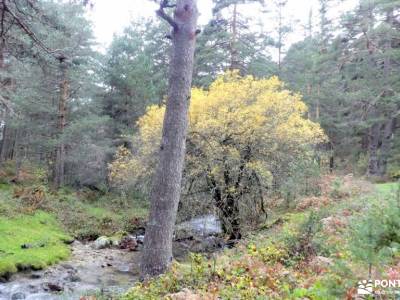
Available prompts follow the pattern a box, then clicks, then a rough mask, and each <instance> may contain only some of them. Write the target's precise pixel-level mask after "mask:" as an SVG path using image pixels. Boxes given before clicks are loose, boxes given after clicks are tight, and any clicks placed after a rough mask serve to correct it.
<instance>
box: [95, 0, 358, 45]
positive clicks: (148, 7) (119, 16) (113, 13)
mask: <svg viewBox="0 0 400 300" xmlns="http://www.w3.org/2000/svg"><path fill="white" fill-rule="evenodd" d="M266 2H267V6H266V8H267V9H268V8H269V7H270V6H271V5H270V6H269V5H268V2H272V1H270V0H267V1H266ZM356 2H357V0H346V1H344V2H343V3H342V4H341V5H340V6H336V7H331V8H330V10H329V11H330V14H331V15H332V16H333V17H338V16H340V14H341V12H343V11H345V10H348V9H350V8H352V7H353V6H354V4H355V3H356ZM94 3H95V5H94V8H93V9H92V11H91V12H90V13H89V17H90V19H91V20H92V22H93V24H94V32H95V36H96V39H97V42H98V43H99V44H100V45H99V46H100V49H103V50H104V49H105V48H106V47H107V46H108V45H109V44H110V42H111V40H112V37H113V34H114V33H120V32H122V30H123V28H124V27H126V26H127V25H128V24H129V23H130V21H132V20H135V19H139V18H141V17H152V16H155V10H156V9H157V5H156V4H155V3H154V2H152V1H150V0H112V1H111V0H96V1H94ZM211 3H212V0H198V7H199V12H200V19H199V23H200V24H205V23H207V21H208V20H209V18H210V17H211V8H212V4H211ZM311 8H312V9H313V15H314V17H317V15H318V10H319V6H318V0H308V1H307V0H289V2H288V6H287V10H286V13H285V14H286V15H287V17H293V19H298V20H300V24H305V23H306V22H307V19H308V15H309V12H310V9H311ZM259 10H260V6H257V7H255V6H254V5H250V6H242V7H241V13H242V14H243V15H245V16H247V17H254V18H255V19H260V20H261V21H262V23H264V25H265V28H267V29H268V28H272V27H273V26H274V25H273V24H272V23H273V20H270V19H269V18H270V17H268V15H263V16H262V17H261V15H260V13H259ZM271 25H272V26H271ZM303 32H304V31H303V29H302V27H301V26H300V25H298V26H297V30H296V31H295V32H294V33H293V34H292V36H291V37H290V38H289V40H290V41H289V42H295V41H298V40H300V39H301V38H302V37H303Z"/></svg>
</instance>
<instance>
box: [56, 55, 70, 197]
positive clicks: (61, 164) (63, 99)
mask: <svg viewBox="0 0 400 300" xmlns="http://www.w3.org/2000/svg"><path fill="white" fill-rule="evenodd" d="M60 71H61V80H60V97H59V102H58V124H57V132H58V142H57V148H56V161H55V165H54V167H55V172H54V188H56V189H58V188H60V187H61V186H63V185H64V174H65V144H64V141H63V133H64V130H65V124H66V114H67V100H68V95H69V83H68V78H67V62H66V61H65V58H60Z"/></svg>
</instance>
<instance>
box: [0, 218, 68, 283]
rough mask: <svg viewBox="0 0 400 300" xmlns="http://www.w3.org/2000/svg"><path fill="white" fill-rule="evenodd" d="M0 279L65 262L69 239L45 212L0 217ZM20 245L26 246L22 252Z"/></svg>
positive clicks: (54, 220)
mask: <svg viewBox="0 0 400 300" xmlns="http://www.w3.org/2000/svg"><path fill="white" fill-rule="evenodd" d="M0 236H1V239H0V276H6V275H9V274H12V273H15V272H17V271H18V270H23V269H27V268H31V269H43V268H45V267H46V266H48V265H51V264H55V263H57V262H59V261H60V260H63V259H66V258H67V257H68V256H69V254H70V250H69V247H68V246H67V245H66V244H65V242H66V241H68V240H70V239H71V238H70V237H69V236H68V235H67V234H65V233H64V232H63V230H62V229H61V228H60V226H59V224H58V222H57V221H56V219H55V218H54V217H53V216H51V215H50V214H48V213H45V212H36V214H34V215H20V216H17V217H13V218H6V217H0ZM22 245H28V247H27V249H24V248H23V247H22Z"/></svg>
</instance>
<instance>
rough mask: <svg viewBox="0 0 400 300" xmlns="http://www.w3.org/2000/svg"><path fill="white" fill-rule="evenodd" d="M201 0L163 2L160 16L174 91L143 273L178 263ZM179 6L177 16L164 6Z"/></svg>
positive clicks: (155, 183) (170, 96) (167, 114)
mask: <svg viewBox="0 0 400 300" xmlns="http://www.w3.org/2000/svg"><path fill="white" fill-rule="evenodd" d="M196 2H197V1H196V0H177V2H176V6H175V5H174V6H172V5H171V4H169V3H168V0H163V1H161V5H160V9H159V10H158V11H157V14H158V15H159V16H160V17H161V18H163V19H164V20H166V21H167V22H168V23H169V24H170V25H171V26H172V34H171V39H172V53H171V62H170V74H169V93H168V100H167V106H166V112H165V117H164V124H163V133H162V140H161V146H160V152H159V162H158V167H157V170H156V173H155V176H154V178H153V183H152V190H151V195H150V201H151V207H150V216H149V221H148V224H147V227H146V237H145V241H144V250H143V257H142V263H141V276H142V278H147V277H151V276H157V275H159V274H162V273H164V272H165V271H166V270H168V268H169V267H170V265H171V262H172V238H173V232H174V226H175V221H176V214H177V209H178V204H179V199H180V192H181V179H182V171H183V166H184V157H185V144H186V135H187V127H188V109H189V102H190V88H191V83H192V73H193V60H194V50H195V41H196V34H197V33H198V31H197V30H196V26H197V18H198V12H197V5H196ZM166 7H175V12H174V16H173V17H171V16H169V15H168V14H167V13H166V12H165V11H164V8H166Z"/></svg>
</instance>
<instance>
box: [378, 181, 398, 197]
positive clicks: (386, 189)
mask: <svg viewBox="0 0 400 300" xmlns="http://www.w3.org/2000/svg"><path fill="white" fill-rule="evenodd" d="M399 188H400V183H399V182H389V183H380V184H377V185H376V190H377V191H378V193H380V194H382V195H388V194H390V193H393V192H396V191H397V190H398V189H399Z"/></svg>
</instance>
